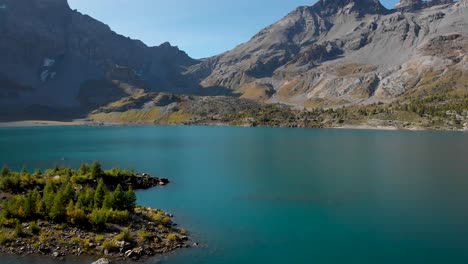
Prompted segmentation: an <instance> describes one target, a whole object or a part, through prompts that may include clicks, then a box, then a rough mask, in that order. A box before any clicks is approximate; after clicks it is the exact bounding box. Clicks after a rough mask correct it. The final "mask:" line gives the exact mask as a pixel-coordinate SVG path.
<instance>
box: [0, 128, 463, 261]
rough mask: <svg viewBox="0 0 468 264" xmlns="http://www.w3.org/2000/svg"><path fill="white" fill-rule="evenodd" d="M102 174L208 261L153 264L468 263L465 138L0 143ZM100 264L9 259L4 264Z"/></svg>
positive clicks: (23, 161)
mask: <svg viewBox="0 0 468 264" xmlns="http://www.w3.org/2000/svg"><path fill="white" fill-rule="evenodd" d="M94 160H99V161H101V163H102V164H103V166H104V167H105V168H110V167H114V166H120V167H121V168H134V169H135V170H136V171H138V172H148V173H150V174H152V175H154V176H161V177H166V178H169V179H170V180H171V184H169V185H168V186H165V187H158V188H154V189H150V190H147V191H139V192H138V194H137V195H138V203H139V204H142V205H145V206H151V207H155V208H160V209H164V210H166V211H168V212H170V213H173V214H174V215H175V222H177V223H178V224H179V226H181V227H184V228H186V229H187V230H189V231H190V236H191V237H192V239H193V241H194V242H198V243H199V244H200V245H199V247H194V248H190V249H181V250H179V251H177V252H174V253H171V254H169V255H165V256H159V257H156V258H153V259H149V260H147V261H146V262H147V263H167V264H182V263H184V264H187V263H203V264H239V263H269V264H274V263H318V264H322V263H323V264H328V263H356V264H358V263H359V264H367V263H369V264H370V263H392V264H393V263H426V264H427V263H438V264H439V263H452V264H453V263H463V264H466V263H468V134H467V133H462V132H429V131H420V132H410V131H370V130H313V129H275V128H238V127H183V126H173V127H156V126H141V127H138V126H135V127H19V128H1V129H0V163H2V164H3V163H6V164H8V165H9V166H10V167H11V168H14V169H21V167H22V166H23V165H24V166H27V168H29V169H33V168H48V167H51V166H54V164H63V165H67V166H72V167H78V166H79V165H80V164H81V163H82V162H92V161H94ZM93 260H95V259H92V258H87V257H84V258H72V257H68V258H66V260H65V262H60V261H57V260H53V259H52V258H50V257H18V256H0V263H2V264H17V263H29V264H36V263H90V262H91V261H93Z"/></svg>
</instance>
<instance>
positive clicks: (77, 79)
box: [0, 0, 468, 119]
mask: <svg viewBox="0 0 468 264" xmlns="http://www.w3.org/2000/svg"><path fill="white" fill-rule="evenodd" d="M0 36H1V38H0V58H2V59H1V60H0V106H1V107H2V108H3V109H6V111H3V113H1V114H0V118H2V119H28V118H38V116H40V117H41V118H48V117H51V118H52V117H53V116H60V117H63V118H65V117H70V118H72V117H73V118H76V117H84V116H88V115H89V114H90V113H93V112H94V113H96V111H98V112H100V111H101V110H102V109H103V108H106V107H107V108H106V109H109V106H112V105H114V106H115V105H119V106H120V105H122V102H134V101H139V102H140V103H139V104H138V106H135V105H134V104H124V105H125V107H124V108H123V110H129V109H132V108H136V107H139V108H140V110H141V107H143V106H144V109H148V104H152V105H153V106H154V105H158V104H161V102H164V100H167V99H168V98H169V101H167V104H165V105H163V106H167V105H169V104H172V103H175V102H178V103H180V102H181V101H184V102H187V101H190V102H192V103H193V102H195V101H196V102H205V103H206V102H210V104H214V103H213V102H214V101H216V100H217V99H216V98H218V99H219V101H223V103H221V105H224V103H225V102H226V101H229V102H231V101H232V100H242V102H243V103H242V104H241V105H244V106H245V107H247V108H248V107H251V106H252V105H255V106H258V105H263V104H276V103H281V104H284V105H291V106H293V107H294V108H306V109H315V108H325V109H327V108H334V109H336V108H339V107H350V106H361V105H363V106H365V105H372V104H391V103H392V102H396V101H404V100H411V98H421V97H424V96H438V95H453V96H460V95H461V96H462V97H463V96H465V97H466V95H467V94H468V77H467V76H468V55H467V54H468V0H462V1H459V2H452V1H450V0H432V1H428V2H423V1H420V0H402V1H401V2H400V3H399V4H398V5H397V6H396V7H395V8H394V9H391V10H389V9H386V8H385V7H384V6H382V5H381V3H380V2H379V1H378V0H319V1H318V2H316V3H315V4H313V5H312V6H303V7H298V8H297V9H296V10H293V11H292V12H291V13H289V14H288V15H286V16H285V17H284V18H283V19H281V20H280V21H278V22H276V23H274V24H273V25H271V26H268V27H267V28H265V29H263V30H262V31H260V32H259V33H258V34H256V35H255V36H253V37H252V39H250V40H249V41H248V42H246V43H244V44H241V45H239V46H237V47H236V48H234V49H233V50H230V51H227V52H225V53H223V54H220V55H217V56H214V57H210V58H206V59H201V60H195V59H192V58H190V57H189V56H188V55H187V54H186V53H185V52H183V51H181V50H179V49H178V48H177V47H174V46H171V45H170V44H169V43H164V44H162V45H160V46H156V47H149V46H147V45H145V44H144V43H143V42H141V41H138V40H133V39H130V38H128V37H124V36H121V35H119V34H117V33H115V32H113V31H112V30H111V29H110V28H109V26H107V25H105V24H103V23H101V22H99V21H97V20H95V19H93V18H91V17H89V16H87V15H84V14H81V13H79V12H78V11H76V10H71V9H70V7H69V5H68V3H67V1H66V0H0ZM161 93H163V94H161ZM148 94H154V96H149V97H148ZM182 95H184V96H182ZM161 96H162V98H164V100H163V101H161ZM187 96H189V97H190V96H196V97H197V98H198V97H201V99H199V100H198V99H197V100H192V99H190V100H189V99H187V98H189V97H187ZM213 96H214V97H213ZM156 97H157V98H159V99H156ZM203 97H206V98H209V99H206V100H204V99H203ZM226 97H231V99H226ZM141 98H146V100H147V101H144V102H142V101H141ZM184 98H185V99H184ZM190 98H191V97H190ZM119 102H120V103H119ZM463 102H466V100H465V101H463ZM117 108H118V110H119V111H122V108H121V107H120V108H119V107H117ZM233 109H237V108H236V107H234V108H233ZM237 110H239V109H237ZM237 110H236V111H237ZM467 110H468V109H467ZM107 111H111V110H107ZM112 111H113V110H112ZM116 111H117V110H116ZM233 111H234V110H233ZM101 112H102V111H101Z"/></svg>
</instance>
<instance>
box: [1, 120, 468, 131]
mask: <svg viewBox="0 0 468 264" xmlns="http://www.w3.org/2000/svg"><path fill="white" fill-rule="evenodd" d="M172 125H173V126H226V127H251V126H248V125H231V124H228V123H219V122H218V123H193V124H172ZM55 126H135V127H136V126H163V125H161V124H154V123H106V122H95V121H88V120H81V119H80V120H73V121H53V120H25V121H11V122H0V128H9V127H12V128H13V127H55ZM164 126H167V125H164ZM259 127H271V128H275V127H272V126H259ZM281 127H282V126H280V128H281ZM283 128H309V127H287V126H284V127H283ZM312 129H342V130H380V131H447V132H467V131H468V127H465V128H464V129H448V128H430V127H429V128H427V127H418V126H412V127H405V128H402V127H399V126H384V125H370V124H356V125H347V124H344V125H341V126H330V127H318V128H312Z"/></svg>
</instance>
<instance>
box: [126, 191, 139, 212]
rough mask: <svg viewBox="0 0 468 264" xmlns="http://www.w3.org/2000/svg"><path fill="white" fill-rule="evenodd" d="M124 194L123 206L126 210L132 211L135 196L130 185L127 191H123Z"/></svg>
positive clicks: (134, 204)
mask: <svg viewBox="0 0 468 264" xmlns="http://www.w3.org/2000/svg"><path fill="white" fill-rule="evenodd" d="M125 196H126V198H125V206H124V208H125V209H126V210H129V211H133V210H134V209H135V206H136V200H137V197H136V194H135V191H133V188H132V187H130V189H128V191H127V192H126V193H125Z"/></svg>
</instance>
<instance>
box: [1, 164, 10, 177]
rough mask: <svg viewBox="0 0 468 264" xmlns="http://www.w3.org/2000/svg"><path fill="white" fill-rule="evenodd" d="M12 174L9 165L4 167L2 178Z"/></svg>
mask: <svg viewBox="0 0 468 264" xmlns="http://www.w3.org/2000/svg"><path fill="white" fill-rule="evenodd" d="M9 174H10V169H9V168H8V166H7V165H3V167H2V176H3V177H6V176H8V175H9Z"/></svg>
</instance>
